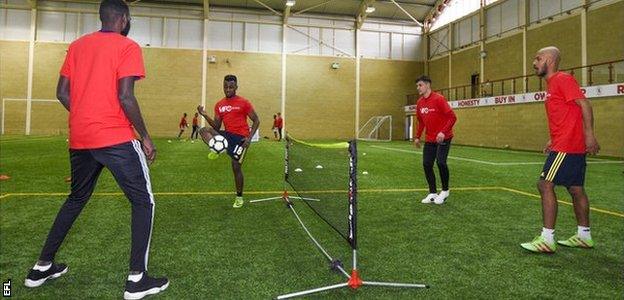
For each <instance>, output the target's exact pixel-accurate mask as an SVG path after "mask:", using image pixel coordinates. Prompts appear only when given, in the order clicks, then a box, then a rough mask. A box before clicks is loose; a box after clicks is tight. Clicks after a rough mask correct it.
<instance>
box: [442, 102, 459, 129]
mask: <svg viewBox="0 0 624 300" xmlns="http://www.w3.org/2000/svg"><path fill="white" fill-rule="evenodd" d="M439 101H440V102H439V108H440V110H441V111H442V112H443V113H444V114H445V115H446V118H447V120H446V123H444V126H443V127H442V132H448V131H450V130H451V129H452V128H453V125H455V121H457V116H456V115H455V112H454V111H453V109H452V108H451V105H449V103H448V101H446V99H445V98H444V97H440V99H439Z"/></svg>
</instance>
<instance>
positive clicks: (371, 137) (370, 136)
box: [358, 115, 392, 142]
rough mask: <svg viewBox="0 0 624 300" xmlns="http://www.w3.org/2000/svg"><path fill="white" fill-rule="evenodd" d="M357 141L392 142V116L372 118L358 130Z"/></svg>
mask: <svg viewBox="0 0 624 300" xmlns="http://www.w3.org/2000/svg"><path fill="white" fill-rule="evenodd" d="M358 139H360V140H364V141H383V142H389V141H391V140H392V116H391V115H387V116H374V117H372V118H370V119H368V121H367V122H366V123H365V124H364V126H362V127H361V128H360V132H358Z"/></svg>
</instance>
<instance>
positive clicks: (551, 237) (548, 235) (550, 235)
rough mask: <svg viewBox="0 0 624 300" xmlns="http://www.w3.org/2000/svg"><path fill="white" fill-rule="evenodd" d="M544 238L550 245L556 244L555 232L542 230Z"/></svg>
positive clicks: (546, 229)
mask: <svg viewBox="0 0 624 300" xmlns="http://www.w3.org/2000/svg"><path fill="white" fill-rule="evenodd" d="M542 237H543V238H544V239H545V240H546V241H547V242H548V243H550V244H553V243H554V242H555V230H554V229H548V228H546V227H543V228H542Z"/></svg>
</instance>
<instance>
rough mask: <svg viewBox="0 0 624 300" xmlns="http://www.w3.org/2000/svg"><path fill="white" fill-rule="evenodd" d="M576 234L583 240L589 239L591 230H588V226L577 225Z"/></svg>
mask: <svg viewBox="0 0 624 300" xmlns="http://www.w3.org/2000/svg"><path fill="white" fill-rule="evenodd" d="M576 235H578V237H579V238H581V239H583V240H586V241H587V240H591V231H589V227H585V226H578V231H577V233H576Z"/></svg>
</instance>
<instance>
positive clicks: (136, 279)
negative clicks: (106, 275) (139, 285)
mask: <svg viewBox="0 0 624 300" xmlns="http://www.w3.org/2000/svg"><path fill="white" fill-rule="evenodd" d="M141 278H143V273H141V274H136V275H132V274H130V275H128V281H132V282H139V281H141Z"/></svg>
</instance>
